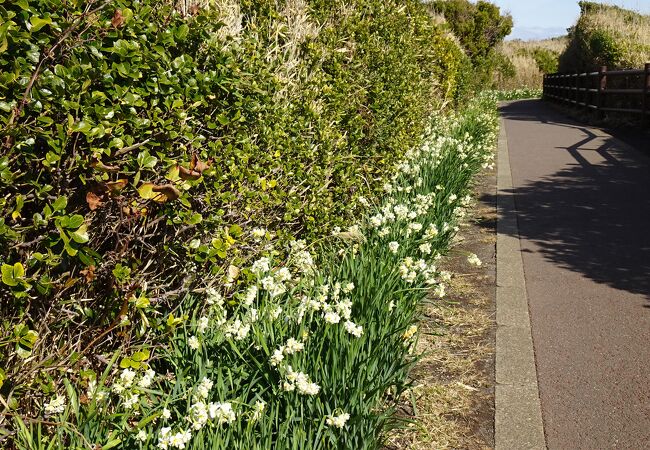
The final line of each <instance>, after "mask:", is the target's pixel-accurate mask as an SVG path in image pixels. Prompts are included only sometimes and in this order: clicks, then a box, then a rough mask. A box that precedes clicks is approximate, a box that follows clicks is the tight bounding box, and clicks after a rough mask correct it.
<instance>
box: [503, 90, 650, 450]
mask: <svg viewBox="0 0 650 450" xmlns="http://www.w3.org/2000/svg"><path fill="white" fill-rule="evenodd" d="M501 114H502V116H503V118H504V120H505V127H506V132H507V139H508V147H509V152H510V164H511V168H512V177H513V186H514V189H515V205H516V210H517V218H518V224H519V234H520V239H521V251H522V257H523V265H524V272H525V280H526V287H527V294H528V302H529V309H530V320H531V326H532V335H533V344H534V350H535V361H536V367H537V374H538V382H539V392H540V400H541V406H542V417H543V421H544V428H545V434H546V443H547V445H548V448H549V449H551V450H555V449H570V450H574V449H576V450H577V449H590V450H597V449H612V448H616V449H646V448H647V449H650V157H648V156H647V155H646V154H643V153H641V152H639V151H637V150H636V149H633V148H631V147H629V146H627V145H625V144H623V143H622V142H621V141H619V140H617V139H615V138H612V137H611V136H610V135H608V134H607V133H605V132H603V131H602V130H600V129H595V128H591V127H588V126H585V125H581V124H579V123H577V122H574V121H572V120H570V119H567V118H566V117H565V116H564V115H562V114H561V113H559V112H558V111H557V110H556V109H554V108H552V107H550V106H549V105H547V104H545V103H544V102H542V101H541V100H525V101H517V102H511V103H508V104H504V105H503V106H502V107H501ZM644 144H645V145H647V143H644V142H641V143H639V144H637V147H638V145H644ZM497 270H498V269H497Z"/></svg>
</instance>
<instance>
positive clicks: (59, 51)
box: [0, 0, 464, 411]
mask: <svg viewBox="0 0 650 450" xmlns="http://www.w3.org/2000/svg"><path fill="white" fill-rule="evenodd" d="M73 5H76V6H73ZM301 5H302V6H301ZM0 20H1V21H2V25H1V26H0V110H2V111H3V114H2V116H1V117H0V124H1V125H2V136H1V144H0V145H2V154H1V156H0V189H1V190H2V192H3V193H4V195H3V197H2V199H0V248H2V250H3V251H2V252H1V253H0V264H1V265H2V284H1V287H0V313H1V314H2V315H3V318H5V321H4V322H3V324H2V327H3V329H2V335H3V336H4V338H3V340H2V356H1V357H0V368H1V369H3V371H2V372H0V373H2V374H3V377H2V380H5V381H4V386H2V392H3V395H5V396H6V397H11V398H12V403H11V404H12V405H13V406H12V408H13V407H16V406H17V407H19V408H26V409H24V410H25V411H28V409H29V402H30V401H31V402H33V401H34V400H35V399H38V395H39V392H40V393H49V392H51V391H52V386H53V385H54V383H55V381H56V378H57V377H58V376H59V375H60V373H58V372H57V371H56V370H49V369H48V368H51V367H58V366H59V365H60V367H63V368H65V367H75V368H80V367H81V368H83V367H85V366H86V365H89V364H95V362H90V361H91V359H92V356H91V355H96V354H99V353H101V352H102V351H103V350H106V349H110V348H115V347H116V346H118V345H119V346H122V348H123V351H124V352H128V348H129V346H130V345H131V344H133V343H136V342H143V341H146V339H148V336H149V333H150V332H151V331H152V330H153V331H155V332H159V331H160V332H162V331H164V330H167V329H168V328H169V327H170V322H169V315H168V313H169V312H170V311H175V308H176V306H177V301H178V300H177V298H178V297H179V296H180V295H184V294H186V293H187V292H188V291H195V292H197V291H199V292H200V291H202V290H203V289H206V288H209V287H211V286H213V285H217V284H218V285H222V284H226V285H227V286H231V288H232V289H235V288H236V286H237V284H238V283H246V282H247V280H248V278H250V276H251V275H250V274H249V273H246V272H245V271H241V272H240V270H239V268H240V267H242V266H244V264H245V263H246V261H248V260H249V259H250V258H251V257H253V256H255V255H256V254H258V253H259V252H260V251H261V250H268V249H267V248H264V246H263V245H262V244H260V243H259V242H260V241H262V242H269V241H270V242H273V243H274V244H275V247H274V248H275V249H278V250H277V252H278V253H283V252H284V250H283V249H284V244H286V243H287V242H288V241H289V240H291V239H292V238H293V237H295V236H301V237H308V238H311V239H316V238H318V237H322V236H324V235H326V234H328V233H330V232H331V230H332V229H333V228H334V227H335V226H337V225H343V224H345V223H348V222H349V220H350V218H351V217H353V215H354V213H355V207H354V206H352V205H356V204H357V203H356V199H357V198H359V197H361V196H362V195H363V196H373V195H376V194H377V193H378V192H379V188H380V180H381V178H382V176H384V175H386V174H387V172H388V171H389V170H391V169H390V168H391V167H393V165H394V164H395V162H396V161H398V160H399V159H400V158H401V157H402V156H403V155H404V153H405V152H406V150H407V149H409V148H411V147H412V146H413V145H414V144H415V143H416V142H417V141H418V139H419V138H420V136H421V134H422V131H423V129H424V128H425V125H426V124H427V123H428V120H429V117H430V115H431V114H432V112H433V111H434V110H435V109H436V107H437V106H438V104H439V103H442V102H444V101H445V100H451V99H452V98H454V96H455V95H456V92H457V89H458V84H459V83H460V80H461V78H460V74H459V71H460V68H461V66H462V64H464V62H463V61H464V56H463V55H462V52H461V51H460V49H459V48H458V47H457V46H456V44H454V42H452V41H451V40H450V39H449V38H447V37H445V35H444V32H443V31H442V30H440V29H439V28H438V27H437V26H436V25H434V24H433V22H432V21H431V19H430V17H429V15H428V13H427V12H426V11H425V9H424V7H423V6H422V5H421V4H420V3H419V2H417V1H415V0H409V1H407V2H403V1H397V0H389V1H384V0H381V1H379V0H355V1H353V2H347V3H346V4H345V5H343V4H341V5H339V6H337V7H336V8H332V5H331V2H326V1H321V0H313V1H309V2H306V3H301V2H289V1H287V2H276V1H274V0H273V1H271V0H262V1H258V0H256V1H252V0H251V1H243V2H241V4H240V5H239V7H238V8H230V9H228V8H215V9H212V10H210V11H201V12H198V13H196V14H195V15H193V16H192V17H181V16H180V15H179V14H178V13H177V12H175V11H174V10H173V8H172V7H171V6H170V5H169V4H167V3H165V2H157V1H153V0H140V1H136V0H118V1H114V2H109V3H103V2H97V1H88V2H77V3H63V2H60V1H58V0H20V1H16V2H5V3H2V4H0ZM226 294H228V293H227V292H226ZM229 300H230V301H231V302H233V303H235V302H236V300H234V299H229ZM177 318H178V317H177ZM172 323H174V322H173V320H172ZM61 336H65V339H61V341H59V339H58V338H59V337H61ZM30 356H31V358H29V359H27V360H26V359H25V358H27V357H30ZM93 361H94V360H93ZM2 380H0V382H1V381H2ZM25 393H29V396H24V394H25ZM27 397H29V401H28V400H27V399H26V398H27ZM24 402H25V403H24Z"/></svg>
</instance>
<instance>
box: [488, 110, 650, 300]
mask: <svg viewBox="0 0 650 450" xmlns="http://www.w3.org/2000/svg"><path fill="white" fill-rule="evenodd" d="M522 106H523V105H519V107H516V108H510V105H506V107H505V108H502V110H503V114H504V116H506V117H509V118H511V119H513V120H535V121H546V123H554V124H558V125H562V126H569V127H575V128H579V129H580V131H581V132H582V133H584V134H585V135H586V137H584V138H582V137H581V138H580V139H581V140H580V141H578V142H576V143H574V144H572V145H570V146H568V147H558V148H557V149H558V151H566V152H568V153H569V154H570V155H571V156H572V157H573V159H574V160H575V163H572V164H570V165H569V166H567V167H566V168H564V169H562V170H560V171H558V172H556V173H553V174H551V175H548V176H546V177H544V178H541V179H538V180H535V181H534V182H530V183H527V184H525V185H523V186H521V187H518V188H516V189H515V190H514V191H513V192H512V193H513V194H514V197H515V204H516V208H517V211H516V214H517V217H518V224H519V234H520V236H521V237H522V238H524V239H527V240H530V241H532V242H534V243H535V244H536V245H537V246H538V248H539V249H540V251H541V252H542V254H543V256H544V257H545V258H546V259H548V260H549V261H552V262H553V263H554V264H557V265H559V266H560V267H563V268H566V269H568V270H572V271H576V272H579V273H581V274H583V275H584V276H585V277H587V278H589V279H592V280H594V281H596V282H598V283H605V284H607V285H609V286H612V287H614V288H616V289H621V290H625V291H628V292H632V293H635V294H640V295H643V296H645V298H646V300H650V158H648V157H647V156H645V155H644V154H642V153H640V152H638V151H635V150H633V149H630V148H625V149H623V148H622V146H621V145H620V143H619V142H618V141H617V140H615V139H613V138H605V139H604V140H603V137H602V136H596V135H595V134H594V133H593V132H592V130H590V129H589V128H586V127H584V126H581V125H579V124H578V123H576V122H573V121H572V120H570V119H567V120H566V122H565V121H562V120H561V118H558V115H557V113H555V112H552V111H551V110H549V109H548V108H537V107H532V106H530V105H528V107H523V108H522ZM531 110H541V111H540V112H539V113H535V114H532V113H531ZM518 111H520V112H521V114H518ZM596 138H599V141H598V146H597V147H596V148H595V145H594V141H595V140H596ZM587 144H589V145H587ZM589 151H593V152H597V153H598V155H600V156H601V157H602V159H603V160H604V162H600V163H598V164H592V163H590V162H589V160H588V159H587V158H585V157H584V156H583V155H584V154H585V152H589ZM484 200H485V201H488V200H490V199H488V198H485V199H484ZM503 213H507V214H509V213H513V212H512V211H503ZM646 306H650V305H646Z"/></svg>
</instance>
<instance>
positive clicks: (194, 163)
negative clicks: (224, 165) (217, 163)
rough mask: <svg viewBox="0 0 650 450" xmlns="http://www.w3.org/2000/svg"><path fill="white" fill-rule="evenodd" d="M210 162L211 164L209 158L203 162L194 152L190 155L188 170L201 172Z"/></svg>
mask: <svg viewBox="0 0 650 450" xmlns="http://www.w3.org/2000/svg"><path fill="white" fill-rule="evenodd" d="M211 164H212V160H211V159H209V160H208V161H206V162H203V161H201V160H200V159H199V157H198V156H196V153H195V154H193V155H192V160H191V161H190V170H194V171H196V172H199V173H200V174H203V172H204V171H205V170H207V169H209V168H210V165H211Z"/></svg>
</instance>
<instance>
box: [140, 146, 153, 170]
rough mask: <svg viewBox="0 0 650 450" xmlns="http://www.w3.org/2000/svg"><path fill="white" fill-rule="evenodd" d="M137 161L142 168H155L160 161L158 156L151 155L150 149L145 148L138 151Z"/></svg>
mask: <svg viewBox="0 0 650 450" xmlns="http://www.w3.org/2000/svg"><path fill="white" fill-rule="evenodd" d="M137 161H138V165H139V166H140V167H141V168H147V169H153V168H154V167H155V166H156V164H157V163H158V158H156V157H155V156H151V155H150V154H149V152H148V151H146V150H144V151H142V152H140V153H138V158H137Z"/></svg>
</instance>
